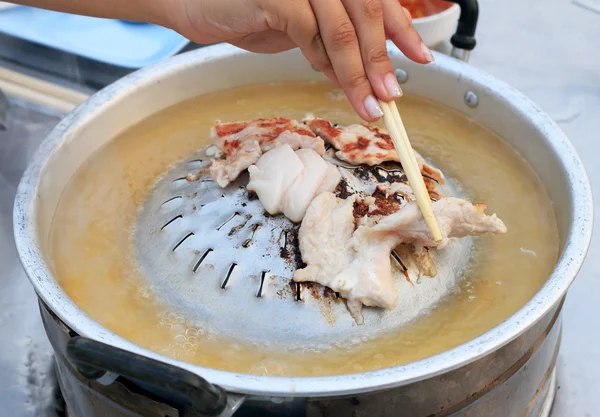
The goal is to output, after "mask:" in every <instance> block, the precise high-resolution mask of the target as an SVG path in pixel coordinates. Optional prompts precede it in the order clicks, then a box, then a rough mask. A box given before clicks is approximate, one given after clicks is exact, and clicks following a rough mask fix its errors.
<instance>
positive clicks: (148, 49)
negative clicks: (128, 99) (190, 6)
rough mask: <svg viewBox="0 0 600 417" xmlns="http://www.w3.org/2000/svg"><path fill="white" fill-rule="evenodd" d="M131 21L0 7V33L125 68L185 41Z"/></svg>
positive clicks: (171, 52) (159, 56) (144, 62)
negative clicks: (1, 8)
mask: <svg viewBox="0 0 600 417" xmlns="http://www.w3.org/2000/svg"><path fill="white" fill-rule="evenodd" d="M132 23H134V22H129V21H122V20H111V19H99V18H94V17H86V16H76V15H71V14H67V13H58V12H51V11H48V10H42V9H36V8H33V7H26V6H19V7H12V8H9V9H5V10H1V11H0V32H2V33H5V34H7V35H10V36H14V37H16V38H20V39H23V40H26V41H29V42H34V43H38V44H41V45H44V46H47V47H50V48H54V49H58V50H62V51H65V52H68V53H71V54H74V55H78V56H82V57H85V58H89V59H93V60H96V61H100V62H103V63H106V64H111V65H116V66H119V67H125V68H141V67H144V66H146V65H149V64H153V63H155V62H157V61H160V60H162V59H164V58H167V57H169V56H171V55H174V54H176V53H177V52H179V51H180V50H181V49H183V48H184V47H185V46H186V45H187V44H188V42H189V41H188V40H187V39H185V38H184V37H183V36H181V35H179V34H178V33H176V32H174V31H172V30H170V29H166V28H163V27H160V26H156V25H150V24H132ZM135 23H137V22H135Z"/></svg>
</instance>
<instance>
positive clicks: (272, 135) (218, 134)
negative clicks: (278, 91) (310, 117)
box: [210, 117, 325, 187]
mask: <svg viewBox="0 0 600 417" xmlns="http://www.w3.org/2000/svg"><path fill="white" fill-rule="evenodd" d="M211 139H212V141H213V143H214V144H215V146H217V148H219V150H221V151H222V153H223V154H224V156H225V159H213V160H212V165H211V167H210V174H211V177H212V178H213V179H214V180H215V181H216V182H217V184H219V185H220V186H221V187H226V186H227V185H228V184H229V183H230V182H231V181H233V180H235V179H236V178H237V177H238V175H240V173H242V172H243V171H244V170H245V169H247V168H248V167H249V166H250V165H252V164H254V163H256V161H258V158H260V156H261V155H262V154H263V153H265V152H267V151H269V150H271V149H274V148H276V147H277V146H279V145H281V144H288V145H289V146H290V147H291V148H292V149H293V150H296V149H300V148H307V149H313V150H314V151H315V152H317V153H318V154H319V155H323V154H324V153H325V143H324V142H323V139H321V138H319V137H317V136H316V135H315V134H314V133H313V132H312V131H311V130H310V129H308V128H307V127H306V126H305V125H303V124H301V123H299V122H298V121H296V120H289V119H284V118H281V117H276V118H272V119H258V120H253V121H249V122H233V123H221V122H220V121H217V122H215V124H214V126H213V127H212V129H211Z"/></svg>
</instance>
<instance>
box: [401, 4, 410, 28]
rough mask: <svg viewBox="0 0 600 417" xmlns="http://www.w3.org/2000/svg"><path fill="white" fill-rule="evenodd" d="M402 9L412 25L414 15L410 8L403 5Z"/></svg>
mask: <svg viewBox="0 0 600 417" xmlns="http://www.w3.org/2000/svg"><path fill="white" fill-rule="evenodd" d="M402 11H403V12H404V15H405V16H406V19H407V20H408V23H410V24H411V25H412V15H411V14H410V10H408V9H407V8H406V7H403V8H402Z"/></svg>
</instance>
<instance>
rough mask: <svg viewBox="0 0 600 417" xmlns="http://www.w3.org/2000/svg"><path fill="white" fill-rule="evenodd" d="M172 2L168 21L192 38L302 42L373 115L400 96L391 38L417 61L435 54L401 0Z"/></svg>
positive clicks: (254, 46) (277, 46)
mask: <svg viewBox="0 0 600 417" xmlns="http://www.w3.org/2000/svg"><path fill="white" fill-rule="evenodd" d="M167 1H170V2H171V4H170V8H171V10H170V16H171V20H172V21H171V24H170V26H171V27H172V28H173V29H175V30H176V31H178V32H179V33H181V34H182V35H184V36H185V37H187V38H189V39H190V40H192V41H194V42H197V43H203V44H206V43H215V42H228V43H231V44H233V45H236V46H238V47H240V48H243V49H246V50H249V51H253V52H260V53H275V52H281V51H285V50H288V49H292V48H295V47H299V48H300V50H301V51H302V53H303V54H304V56H305V57H306V58H307V59H308V61H309V62H310V63H311V64H312V65H313V66H315V67H316V68H317V69H319V70H320V71H322V72H323V73H324V74H325V75H327V77H329V79H331V80H332V81H333V82H334V83H335V84H336V85H338V86H339V87H342V88H343V89H344V91H345V92H346V95H347V97H348V99H349V101H350V103H351V104H352V106H353V107H354V108H355V110H356V112H357V113H358V115H359V116H360V117H362V118H363V119H364V120H366V121H369V122H372V121H375V120H377V119H379V118H380V117H381V116H383V111H382V110H381V107H380V106H379V103H378V101H377V98H379V99H381V100H384V101H391V100H393V99H395V98H397V97H399V96H400V95H402V92H401V89H400V86H399V85H398V82H397V80H396V76H395V74H394V68H393V65H392V62H391V61H390V59H389V57H388V53H387V48H386V38H387V39H391V40H392V41H393V42H394V43H395V44H396V46H398V48H400V50H401V51H402V52H404V54H405V55H406V56H407V57H408V58H410V59H412V60H413V61H416V62H419V63H422V64H425V63H428V62H431V61H432V60H433V57H432V55H431V52H430V51H429V49H428V48H427V47H426V46H425V45H424V44H423V42H422V40H421V37H420V36H419V34H418V33H417V32H416V31H415V29H414V28H413V27H412V23H411V17H410V13H409V12H408V10H406V9H405V8H403V7H402V6H401V5H400V2H399V0H167Z"/></svg>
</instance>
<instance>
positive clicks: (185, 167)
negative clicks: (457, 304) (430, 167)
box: [133, 149, 473, 350]
mask: <svg viewBox="0 0 600 417" xmlns="http://www.w3.org/2000/svg"><path fill="white" fill-rule="evenodd" d="M324 156H325V159H326V160H327V161H329V162H331V163H332V164H334V165H336V166H338V168H339V170H340V172H341V174H342V177H343V178H344V179H345V180H346V184H348V186H347V188H348V190H351V191H352V192H364V193H366V194H367V195H372V194H373V193H374V192H375V189H376V186H377V184H378V183H379V182H380V179H381V178H382V176H385V178H386V180H387V181H389V182H404V183H405V184H407V180H406V176H405V175H404V171H402V169H401V168H400V166H399V165H394V164H389V163H388V164H386V165H385V166H382V167H381V168H379V169H377V168H374V169H364V168H361V169H357V167H355V166H351V165H348V164H347V163H344V162H342V161H340V160H339V159H338V158H336V156H335V150H334V149H329V151H328V152H327V153H326V154H325V155H324ZM209 165H210V157H208V156H207V155H206V152H205V151H204V150H201V151H200V152H198V153H197V154H196V155H190V157H189V158H188V160H187V161H183V162H182V163H180V164H177V165H176V166H175V167H173V168H172V169H171V170H169V171H168V172H167V173H165V175H164V176H163V178H162V179H161V180H160V181H159V182H158V183H157V184H156V186H155V187H154V190H153V191H152V192H151V193H150V196H149V197H148V199H147V200H146V202H145V203H144V205H143V207H142V209H141V210H140V212H139V217H138V219H137V225H136V228H135V231H134V234H133V236H134V239H133V241H134V242H135V245H136V246H135V253H136V260H137V265H138V268H139V269H140V270H141V271H143V276H144V277H145V279H146V280H147V281H148V283H149V285H150V286H151V288H153V290H154V293H156V294H160V297H161V301H162V302H163V303H165V304H166V305H169V306H171V308H173V309H174V311H177V312H178V314H183V315H184V316H185V317H186V319H187V320H190V321H191V322H192V323H197V326H198V327H199V328H200V330H201V331H202V334H205V333H206V334H218V335H221V336H223V335H225V336H227V337H231V338H233V339H235V338H239V339H240V340H244V341H250V342H252V343H257V344H268V345H269V346H271V348H274V349H275V348H278V349H282V350H289V349H315V348H322V349H326V348H329V347H331V346H337V347H340V348H347V347H348V346H350V345H352V344H356V343H361V342H362V341H364V340H367V339H373V338H376V337H378V336H381V335H383V334H384V333H388V332H390V331H393V330H395V329H399V328H400V327H401V326H402V325H405V324H406V323H408V322H410V321H411V320H414V319H416V318H417V317H418V316H419V315H422V314H425V313H426V312H428V311H430V309H431V308H432V307H433V306H434V305H435V304H436V303H438V302H439V301H440V300H441V299H442V298H443V297H445V296H447V295H448V294H449V293H450V292H452V291H453V289H454V288H455V287H456V285H457V283H458V282H459V281H460V280H461V279H462V278H463V277H464V272H465V270H466V268H467V267H468V263H469V259H470V255H471V253H472V246H473V239H471V238H465V239H460V240H457V241H455V242H452V244H451V245H449V246H448V247H447V248H445V249H444V250H443V251H436V250H434V249H432V250H433V251H434V252H435V257H436V259H437V275H436V277H435V279H425V280H421V279H419V277H420V273H419V271H418V269H417V268H416V266H415V265H413V263H411V262H409V259H406V258H405V259H404V262H402V260H400V259H401V258H403V257H405V254H403V253H395V256H396V258H397V259H399V260H396V259H395V258H391V259H390V261H391V266H392V272H393V274H394V276H395V279H394V283H395V285H396V287H397V289H398V293H399V294H400V296H399V300H398V306H397V307H396V308H395V309H393V310H383V309H365V310H364V311H363V313H362V314H363V316H364V320H365V325H364V326H357V325H356V324H355V322H354V319H353V318H352V316H351V315H350V313H349V312H348V311H347V308H346V304H345V303H344V302H343V300H341V299H339V298H337V297H336V296H335V295H334V293H333V292H332V291H325V290H324V287H321V286H317V285H311V288H310V289H307V285H306V284H304V283H302V284H295V283H292V282H291V280H292V276H293V274H294V271H295V270H296V268H298V267H299V265H298V264H299V261H298V260H297V258H298V255H299V252H298V247H297V241H298V238H297V233H298V229H299V225H294V224H293V223H292V222H291V221H290V220H289V219H287V218H286V217H284V216H271V215H269V214H267V213H266V212H265V209H264V208H263V206H262V204H261V203H260V202H259V201H258V199H256V198H250V197H249V195H248V192H247V190H246V184H248V175H247V174H246V173H244V174H242V175H240V177H238V178H237V180H235V181H233V182H232V183H231V184H230V185H229V186H227V187H226V188H221V187H220V186H219V185H217V184H216V183H215V182H214V181H213V180H212V179H211V177H210V175H209V173H208V171H207V169H206V168H207V167H208V166H209ZM384 169H385V171H384ZM375 174H376V175H375ZM377 176H378V177H379V179H378V177H377ZM407 186H408V185H407ZM438 190H439V193H440V195H443V196H446V197H462V196H463V195H462V193H461V192H460V188H459V187H458V186H457V185H456V184H454V183H453V182H452V180H451V179H449V178H447V179H446V183H445V184H444V185H440V186H439V187H438ZM413 199H414V198H413ZM402 204H404V203H402ZM404 265H408V270H407V271H406V272H405V271H404ZM405 274H407V275H408V278H409V279H410V281H411V282H408V280H407V279H406V278H407V277H406V276H405ZM273 317H294V320H274V319H273ZM257 323H269V325H268V326H261V325H257Z"/></svg>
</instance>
